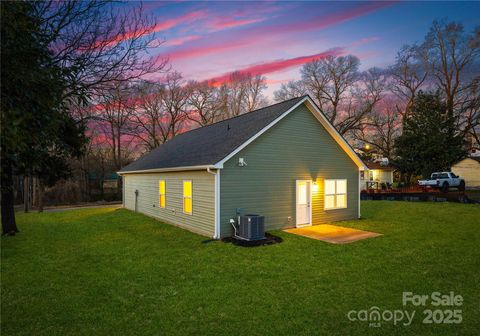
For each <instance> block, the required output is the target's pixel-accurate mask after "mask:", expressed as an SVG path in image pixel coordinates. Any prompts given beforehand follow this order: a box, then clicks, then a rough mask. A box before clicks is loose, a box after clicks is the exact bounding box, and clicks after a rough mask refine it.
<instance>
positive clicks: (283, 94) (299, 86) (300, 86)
mask: <svg viewBox="0 0 480 336" xmlns="http://www.w3.org/2000/svg"><path fill="white" fill-rule="evenodd" d="M307 93H308V92H307V88H305V85H304V83H303V81H301V80H298V81H289V82H288V83H286V84H282V85H281V87H280V89H278V90H277V91H275V92H274V93H273V96H274V98H275V101H284V100H288V99H292V98H296V97H301V96H303V95H306V94H307Z"/></svg>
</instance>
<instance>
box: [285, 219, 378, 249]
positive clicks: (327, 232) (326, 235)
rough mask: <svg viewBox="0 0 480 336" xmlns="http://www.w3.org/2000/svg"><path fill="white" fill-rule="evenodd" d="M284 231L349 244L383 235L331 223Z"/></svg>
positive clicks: (333, 242) (329, 241) (334, 242)
mask: <svg viewBox="0 0 480 336" xmlns="http://www.w3.org/2000/svg"><path fill="white" fill-rule="evenodd" d="M284 231H285V232H288V233H293V234H296V235H299V236H303V237H308V238H312V239H317V240H321V241H324V242H327V243H332V244H348V243H353V242H355V241H357V240H362V239H366V238H373V237H378V236H381V234H380V233H376V232H370V231H363V230H357V229H351V228H346V227H343V226H337V225H330V224H321V225H313V226H307V227H303V228H295V229H287V230H284Z"/></svg>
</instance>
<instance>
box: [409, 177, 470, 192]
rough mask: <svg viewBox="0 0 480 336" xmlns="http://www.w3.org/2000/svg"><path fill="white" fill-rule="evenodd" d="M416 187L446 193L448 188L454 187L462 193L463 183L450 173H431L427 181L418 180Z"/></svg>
mask: <svg viewBox="0 0 480 336" xmlns="http://www.w3.org/2000/svg"><path fill="white" fill-rule="evenodd" d="M418 185H419V186H420V187H429V188H436V189H440V190H441V191H443V192H447V191H448V188H450V187H455V188H458V190H462V191H463V190H465V181H464V180H463V179H462V178H460V177H458V176H457V175H455V174H454V173H450V172H440V173H432V175H431V176H430V178H429V179H426V180H419V181H418Z"/></svg>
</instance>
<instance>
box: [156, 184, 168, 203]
mask: <svg viewBox="0 0 480 336" xmlns="http://www.w3.org/2000/svg"><path fill="white" fill-rule="evenodd" d="M162 181H163V184H164V186H165V192H164V193H163V197H165V206H162V202H160V196H162V194H161V193H160V191H161V189H160V182H162ZM158 208H159V209H166V208H167V180H165V179H160V180H158Z"/></svg>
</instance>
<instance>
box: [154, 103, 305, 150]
mask: <svg viewBox="0 0 480 336" xmlns="http://www.w3.org/2000/svg"><path fill="white" fill-rule="evenodd" d="M305 97H308V95H303V96H298V97H294V98H290V99H287V100H283V101H281V102H278V103H275V104H272V105H268V106H264V107H261V108H259V109H256V110H253V111H250V112H247V113H243V114H239V115H237V116H233V117H230V118H228V119H224V120H219V121H216V122H214V123H212V124H209V125H205V126H201V127H197V128H194V129H191V130H188V131H186V132H183V133H181V134H178V135H176V136H175V137H173V138H171V139H169V140H167V141H166V142H168V141H170V140H172V139H174V138H176V137H179V136H182V135H184V134H187V133H190V132H193V131H197V130H200V129H204V128H207V127H210V126H213V125H216V124H220V123H222V122H226V121H229V120H232V119H235V118H239V117H243V116H246V115H249V114H250V113H255V112H260V111H261V110H264V109H266V108H270V107H272V106H275V105H280V104H283V103H287V102H289V101H291V100H294V99H300V98H305ZM157 148H158V147H157Z"/></svg>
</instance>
